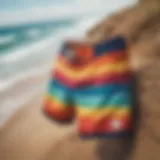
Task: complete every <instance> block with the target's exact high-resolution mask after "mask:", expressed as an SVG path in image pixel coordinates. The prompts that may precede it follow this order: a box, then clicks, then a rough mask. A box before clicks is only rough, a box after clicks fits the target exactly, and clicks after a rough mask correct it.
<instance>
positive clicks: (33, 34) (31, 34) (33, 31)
mask: <svg viewBox="0 0 160 160" xmlns="http://www.w3.org/2000/svg"><path fill="white" fill-rule="evenodd" d="M27 34H28V36H29V37H31V38H37V37H38V36H39V35H40V30H39V29H38V28H34V29H30V30H28V32H27Z"/></svg>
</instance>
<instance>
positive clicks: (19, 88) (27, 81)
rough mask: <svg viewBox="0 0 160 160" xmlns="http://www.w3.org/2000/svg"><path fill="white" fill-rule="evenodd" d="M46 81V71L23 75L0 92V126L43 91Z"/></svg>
mask: <svg viewBox="0 0 160 160" xmlns="http://www.w3.org/2000/svg"><path fill="white" fill-rule="evenodd" d="M47 81H48V72H43V73H41V74H39V75H32V76H29V77H23V78H22V79H20V80H19V81H17V83H15V84H14V85H13V86H11V87H10V88H7V89H6V90H5V91H3V92H0V104H1V105H0V128H1V127H3V126H5V123H7V121H8V120H9V119H10V118H12V117H13V116H14V114H15V113H16V112H17V111H18V110H19V109H20V108H23V105H25V104H27V103H29V102H30V101H32V99H34V97H36V96H37V95H38V94H39V93H43V92H45V90H46V85H47Z"/></svg>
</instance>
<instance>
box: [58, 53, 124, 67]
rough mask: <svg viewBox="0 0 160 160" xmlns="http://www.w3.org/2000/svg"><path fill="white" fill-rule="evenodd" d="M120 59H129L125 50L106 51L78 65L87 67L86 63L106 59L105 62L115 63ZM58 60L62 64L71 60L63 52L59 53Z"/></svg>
mask: <svg viewBox="0 0 160 160" xmlns="http://www.w3.org/2000/svg"><path fill="white" fill-rule="evenodd" d="M120 59H122V60H124V59H127V54H126V53H125V51H123V50H121V51H114V52H110V53H104V54H103V55H101V56H95V57H93V58H91V59H89V60H88V61H87V62H85V63H82V64H81V65H77V67H84V68H85V65H86V66H87V65H88V63H89V64H91V63H96V62H98V61H104V60H105V63H113V62H115V61H117V60H120ZM58 61H59V63H62V64H63V63H64V62H65V63H68V64H70V62H69V61H68V60H67V59H66V57H65V56H64V55H62V54H59V56H58ZM75 66H76V65H75ZM75 66H74V67H75Z"/></svg>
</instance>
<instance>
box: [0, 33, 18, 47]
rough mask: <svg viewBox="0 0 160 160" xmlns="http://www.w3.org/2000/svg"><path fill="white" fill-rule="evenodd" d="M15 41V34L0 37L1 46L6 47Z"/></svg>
mask: <svg viewBox="0 0 160 160" xmlns="http://www.w3.org/2000/svg"><path fill="white" fill-rule="evenodd" d="M14 39H15V35H14V34H10V35H3V36H0V45H6V44H8V43H11V42H12V41H14Z"/></svg>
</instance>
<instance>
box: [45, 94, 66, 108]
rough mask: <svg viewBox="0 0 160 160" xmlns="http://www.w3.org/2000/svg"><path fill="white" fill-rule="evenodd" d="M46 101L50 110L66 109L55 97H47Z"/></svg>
mask: <svg viewBox="0 0 160 160" xmlns="http://www.w3.org/2000/svg"><path fill="white" fill-rule="evenodd" d="M46 101H49V103H50V104H51V106H52V108H58V109H64V108H66V105H65V104H63V103H62V102H61V101H60V100H58V99H57V98H56V97H52V96H49V95H48V96H47V98H46Z"/></svg>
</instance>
